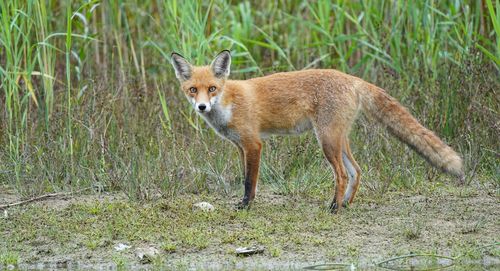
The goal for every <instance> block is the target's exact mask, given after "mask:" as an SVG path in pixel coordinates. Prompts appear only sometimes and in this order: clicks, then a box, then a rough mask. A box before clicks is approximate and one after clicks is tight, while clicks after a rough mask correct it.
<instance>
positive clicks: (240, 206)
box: [235, 199, 250, 210]
mask: <svg viewBox="0 0 500 271" xmlns="http://www.w3.org/2000/svg"><path fill="white" fill-rule="evenodd" d="M235 208H236V210H244V209H250V201H248V200H245V199H243V200H241V201H240V202H238V203H237V204H236V206H235Z"/></svg>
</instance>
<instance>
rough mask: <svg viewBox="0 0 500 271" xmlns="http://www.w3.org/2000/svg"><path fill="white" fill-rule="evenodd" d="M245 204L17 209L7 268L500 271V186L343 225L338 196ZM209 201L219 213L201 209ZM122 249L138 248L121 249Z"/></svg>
mask: <svg viewBox="0 0 500 271" xmlns="http://www.w3.org/2000/svg"><path fill="white" fill-rule="evenodd" d="M0 191H1V194H0V204H2V203H5V202H12V201H16V200H18V199H19V198H18V197H17V196H16V195H15V194H13V193H12V191H11V190H9V189H8V188H7V187H4V188H2V189H1V190H0ZM237 200H238V197H237V194H236V193H235V194H234V195H227V196H222V195H217V196H216V195H203V194H200V195H193V194H184V195H179V196H176V197H175V198H171V199H166V198H158V199H156V200H152V201H148V202H138V201H135V200H129V199H127V198H126V197H125V196H124V195H123V194H120V193H101V194H97V193H92V194H84V195H74V196H68V197H66V198H55V199H48V200H44V201H39V202H34V203H30V204H26V205H24V206H20V207H12V208H9V209H7V211H6V212H5V213H4V214H2V218H0V234H1V236H2V238H1V239H0V267H1V265H2V264H3V265H4V266H7V265H8V264H16V263H17V264H18V265H19V266H20V267H47V266H49V267H68V266H69V267H73V268H75V267H77V268H80V267H82V268H85V269H86V268H92V267H98V266H99V267H103V266H109V267H118V268H120V267H125V268H127V267H131V266H133V267H145V268H148V267H151V266H162V267H165V266H167V267H171V268H172V269H176V270H177V269H198V268H199V269H207V268H208V269H221V268H225V269H228V270H233V269H245V270H246V269H252V268H253V269H271V268H273V269H290V268H297V269H300V268H303V267H306V266H311V265H315V264H324V263H344V264H352V265H353V266H356V267H358V270H359V269H373V268H375V265H376V263H378V262H380V261H383V260H385V259H388V258H391V257H395V256H399V255H405V254H409V253H417V254H420V253H423V254H432V255H444V256H448V257H454V258H456V260H455V261H454V263H455V266H456V267H458V266H464V265H467V266H469V265H470V264H479V265H482V266H483V268H486V269H488V270H493V269H495V268H499V267H500V246H499V243H498V241H499V239H500V223H499V219H498V218H499V217H500V216H499V215H500V208H498V207H499V196H498V194H497V192H496V190H495V189H494V188H492V187H487V186H484V187H482V188H481V189H478V187H470V186H457V185H456V184H447V185H442V184H441V185H429V186H428V187H427V188H426V189H421V190H420V192H418V193H414V192H401V191H389V192H386V193H384V194H380V195H363V193H361V194H360V196H359V197H358V198H357V200H356V202H355V203H354V204H352V205H351V206H349V208H347V209H344V210H343V211H342V212H341V213H340V214H338V215H332V214H330V213H329V212H328V211H327V208H326V206H327V204H328V200H329V199H328V194H327V193H325V194H322V195H318V196H317V197H312V196H305V195H302V196H284V195H277V194H275V193H273V192H272V189H269V188H268V187H266V186H261V187H260V190H259V192H258V197H257V199H256V201H255V203H254V204H253V205H252V207H251V209H250V210H243V211H237V210H235V209H234V208H233V206H234V204H235V203H236V202H237ZM200 201H207V202H210V203H212V204H213V205H214V206H215V208H216V210H215V211H213V212H208V213H207V212H202V211H196V210H193V208H192V207H193V204H195V203H197V202H200ZM120 243H122V244H126V245H129V246H130V248H127V249H125V250H122V251H117V250H116V249H115V248H114V247H115V246H116V245H118V244H120ZM252 245H257V246H263V247H264V248H265V250H264V252H263V253H262V254H260V255H252V256H247V257H241V256H237V255H235V252H234V251H235V249H236V248H237V247H244V246H252ZM150 247H153V248H156V249H157V250H158V251H159V254H157V255H156V256H155V257H152V258H151V261H150V262H147V261H142V263H141V261H140V260H139V258H138V257H137V255H136V252H137V250H138V249H141V248H150ZM398 263H401V262H398ZM398 263H393V265H397V264H398ZM438 263H441V262H439V261H438ZM463 270H468V268H467V267H463Z"/></svg>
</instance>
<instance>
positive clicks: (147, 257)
mask: <svg viewBox="0 0 500 271" xmlns="http://www.w3.org/2000/svg"><path fill="white" fill-rule="evenodd" d="M158 253H159V252H158V250H157V249H156V248H154V247H145V248H138V249H137V250H136V251H135V255H136V256H137V257H138V258H139V261H140V262H141V263H142V264H147V263H151V262H152V261H153V258H155V257H156V256H157V255H158Z"/></svg>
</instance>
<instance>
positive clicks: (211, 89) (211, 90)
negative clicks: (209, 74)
mask: <svg viewBox="0 0 500 271" xmlns="http://www.w3.org/2000/svg"><path fill="white" fill-rule="evenodd" d="M216 89H217V88H216V87H214V86H211V87H209V88H208V91H209V92H214V91H215V90H216Z"/></svg>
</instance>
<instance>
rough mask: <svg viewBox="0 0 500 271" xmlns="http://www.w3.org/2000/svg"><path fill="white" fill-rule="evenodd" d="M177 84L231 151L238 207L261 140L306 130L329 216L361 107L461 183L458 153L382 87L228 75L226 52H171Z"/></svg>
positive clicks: (329, 75)
mask: <svg viewBox="0 0 500 271" xmlns="http://www.w3.org/2000/svg"><path fill="white" fill-rule="evenodd" d="M171 64H172V66H173V68H174V71H175V76H176V77H177V79H178V81H179V84H180V88H181V90H182V91H183V92H184V94H185V96H186V98H187V99H188V101H189V102H190V103H191V105H192V106H193V108H194V110H195V111H196V113H197V114H198V115H200V116H201V117H202V118H203V119H204V120H205V121H206V123H207V124H208V125H209V126H210V127H211V128H213V129H214V130H215V132H216V133H217V134H218V135H220V136H221V137H222V138H224V139H227V140H229V141H230V142H232V143H233V144H234V145H235V146H236V147H237V149H238V152H239V155H240V159H241V164H242V169H243V176H244V195H243V198H242V199H241V201H239V202H238V204H237V208H240V209H241V208H249V206H250V203H251V202H252V201H253V200H254V198H255V195H256V188H257V181H258V178H259V164H260V159H261V153H262V147H263V143H262V142H263V140H264V139H266V138H267V137H269V136H270V135H293V134H301V133H304V132H306V131H309V130H313V131H314V133H315V135H316V138H317V141H318V143H319V146H320V147H321V149H322V151H323V154H324V156H325V158H326V160H327V161H328V162H329V164H330V166H331V168H332V169H333V173H334V183H335V185H334V187H335V189H334V190H335V192H334V195H333V200H332V202H331V204H330V205H329V210H330V211H331V212H332V213H338V212H339V211H340V210H341V208H342V207H346V206H347V205H348V204H352V203H353V200H354V198H355V195H356V193H357V191H358V188H359V185H360V179H361V168H360V166H359V165H358V163H357V162H356V160H355V159H354V157H353V155H352V152H351V148H350V145H349V138H348V136H349V133H350V131H351V127H352V125H353V123H354V121H355V120H356V118H357V117H358V115H359V113H360V112H363V113H364V114H366V115H370V116H371V117H372V118H371V119H374V120H376V121H377V122H379V123H380V124H382V125H383V126H384V127H386V128H387V129H388V131H389V132H390V133H391V134H393V135H394V136H395V137H396V138H398V139H399V140H400V141H402V142H403V143H406V144H407V145H408V146H409V147H410V148H412V149H413V150H415V151H416V152H417V153H418V154H419V155H421V156H422V157H423V158H425V159H426V160H427V161H428V162H429V163H430V164H431V165H432V166H434V167H436V168H438V169H440V170H441V171H443V172H445V173H448V174H450V175H452V176H455V177H457V178H459V179H460V180H461V181H463V180H464V169H463V163H462V158H461V157H460V155H459V154H458V153H456V152H455V151H454V150H453V149H452V148H451V147H449V146H448V145H446V144H445V143H444V142H443V141H442V140H441V139H440V138H439V137H438V136H436V135H435V134H434V133H433V132H432V131H430V130H428V129H427V128H425V127H424V126H422V125H421V124H420V123H419V122H418V121H417V119H416V118H415V117H413V116H412V115H411V114H410V113H409V111H408V110H407V109H406V108H405V107H404V106H402V105H401V104H400V103H399V102H398V101H397V100H396V99H395V98H393V97H392V96H390V95H389V94H387V93H386V91H385V90H383V89H382V88H379V87H377V86H375V85H373V84H371V83H368V82H366V81H364V80H363V79H361V78H358V77H355V76H352V75H349V74H346V73H343V72H341V71H338V70H335V69H306V70H300V71H291V72H279V73H274V74H271V75H267V76H263V77H256V78H251V79H247V80H230V79H229V75H230V69H231V53H230V51H229V50H224V51H222V52H220V53H219V54H217V56H216V57H215V58H214V59H213V60H212V62H211V63H210V65H207V66H193V65H191V64H190V63H189V62H188V61H187V60H186V58H184V57H183V56H182V55H180V54H178V53H176V52H172V54H171Z"/></svg>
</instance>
